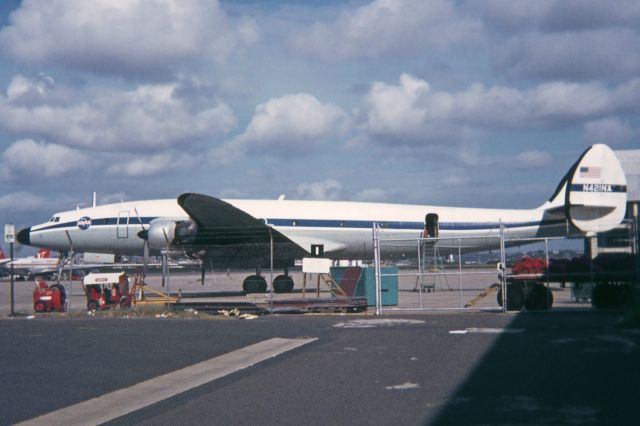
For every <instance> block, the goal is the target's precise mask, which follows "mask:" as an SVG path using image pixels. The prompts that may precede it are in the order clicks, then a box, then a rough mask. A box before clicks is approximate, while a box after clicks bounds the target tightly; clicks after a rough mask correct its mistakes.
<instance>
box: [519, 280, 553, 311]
mask: <svg viewBox="0 0 640 426" xmlns="http://www.w3.org/2000/svg"><path fill="white" fill-rule="evenodd" d="M552 305H553V293H552V292H551V290H549V289H548V288H547V287H546V286H545V285H544V284H540V283H538V284H534V285H533V287H532V288H531V291H529V294H528V296H527V300H526V302H525V304H524V306H525V308H527V310H528V311H547V310H549V309H550V308H551V306H552Z"/></svg>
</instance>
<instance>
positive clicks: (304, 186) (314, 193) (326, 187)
mask: <svg viewBox="0 0 640 426" xmlns="http://www.w3.org/2000/svg"><path fill="white" fill-rule="evenodd" d="M296 190H297V192H298V196H299V197H300V198H304V199H310V200H337V199H338V198H339V197H340V191H341V190H342V184H341V183H340V182H338V181H337V180H335V179H325V180H323V181H319V182H303V183H301V184H299V185H298V187H297V188H296Z"/></svg>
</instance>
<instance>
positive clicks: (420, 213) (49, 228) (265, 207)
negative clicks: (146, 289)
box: [30, 199, 567, 259]
mask: <svg viewBox="0 0 640 426" xmlns="http://www.w3.org/2000/svg"><path fill="white" fill-rule="evenodd" d="M224 201H226V202H228V203H229V204H231V205H233V206H234V207H236V208H238V209H241V210H243V211H244V212H246V213H248V214H250V215H251V216H253V217H255V218H258V219H262V220H264V221H265V222H266V223H267V224H269V225H270V226H273V227H274V228H275V229H276V230H278V231H279V232H280V233H282V234H283V235H285V236H286V237H288V238H289V239H291V240H292V241H293V242H295V243H297V244H298V245H300V246H301V247H302V248H304V249H305V250H307V251H309V250H310V248H311V245H312V244H323V245H324V250H325V253H327V255H328V256H330V257H334V258H352V259H355V258H358V259H361V258H369V257H370V256H371V255H372V253H371V247H372V228H373V223H377V224H378V225H379V227H380V229H381V231H380V232H381V237H382V238H406V239H414V240H415V239H416V238H418V237H420V236H421V235H422V230H423V228H424V223H425V216H426V215H427V214H428V213H436V214H437V215H438V217H439V224H440V226H439V230H440V231H439V236H440V238H441V243H439V246H440V247H441V248H444V249H445V251H446V247H447V246H450V247H451V248H453V247H457V245H458V244H459V243H458V242H457V241H455V240H446V239H449V238H465V237H472V239H470V240H465V241H464V243H463V247H464V248H463V251H480V250H487V249H492V248H497V247H498V246H499V240H498V236H499V233H500V224H501V223H502V224H504V225H505V234H506V236H507V237H508V238H531V237H540V236H544V237H551V236H561V235H566V233H567V226H566V221H565V219H564V218H555V219H553V220H549V218H545V219H544V220H543V215H544V210H545V206H541V207H539V208H537V209H531V210H501V209H477V208H456V207H435V206H419V205H402V204H384V203H358V202H338V201H333V202H328V201H293V200H224ZM155 219H170V220H187V219H189V217H188V215H187V214H186V213H185V211H184V210H183V209H182V208H181V207H180V206H179V205H178V204H177V202H176V200H172V199H168V200H148V201H132V202H122V203H117V204H109V205H102V206H97V207H90V208H84V209H77V210H71V211H66V212H61V213H57V214H55V215H54V216H53V217H52V219H51V220H50V221H49V222H45V223H42V224H40V225H35V226H32V227H31V232H30V241H31V242H30V244H31V245H33V246H36V247H47V248H50V249H53V250H58V251H68V250H70V249H71V248H73V250H74V251H75V252H83V251H90V252H102V253H115V254H130V255H142V253H143V246H144V240H142V239H141V238H140V237H139V236H138V232H140V231H141V230H143V229H144V227H148V225H149V223H150V222H151V221H152V220H155ZM447 241H449V242H447ZM71 245H72V247H71ZM407 245H409V243H408V244H407ZM414 245H415V244H414ZM390 250H393V248H392V247H390ZM398 251H399V252H400V251H406V247H404V248H400V247H399V248H398ZM451 251H457V248H456V249H455V250H453V249H452V250H451Z"/></svg>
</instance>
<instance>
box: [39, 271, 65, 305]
mask: <svg viewBox="0 0 640 426" xmlns="http://www.w3.org/2000/svg"><path fill="white" fill-rule="evenodd" d="M66 301H67V294H66V292H65V290H64V287H63V286H62V285H60V284H53V285H52V286H49V284H47V282H46V281H45V280H43V279H42V278H37V279H36V288H34V289H33V309H34V310H35V311H36V312H51V311H58V312H64V311H65V309H66V305H65V303H66Z"/></svg>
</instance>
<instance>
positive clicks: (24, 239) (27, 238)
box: [16, 227, 31, 246]
mask: <svg viewBox="0 0 640 426" xmlns="http://www.w3.org/2000/svg"><path fill="white" fill-rule="evenodd" d="M16 239H17V240H18V243H20V244H23V245H27V246H30V245H31V227H28V228H24V229H21V230H20V232H18V235H16Z"/></svg>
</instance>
